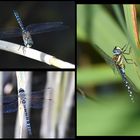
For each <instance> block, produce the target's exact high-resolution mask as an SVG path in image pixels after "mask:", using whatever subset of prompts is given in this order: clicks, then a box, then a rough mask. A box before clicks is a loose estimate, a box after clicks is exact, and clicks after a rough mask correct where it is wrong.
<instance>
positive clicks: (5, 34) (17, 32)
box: [0, 28, 22, 39]
mask: <svg viewBox="0 0 140 140" xmlns="http://www.w3.org/2000/svg"><path fill="white" fill-rule="evenodd" d="M18 36H22V32H21V29H20V28H7V29H0V39H3V38H10V37H18Z"/></svg>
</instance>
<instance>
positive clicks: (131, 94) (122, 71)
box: [119, 67, 134, 103]
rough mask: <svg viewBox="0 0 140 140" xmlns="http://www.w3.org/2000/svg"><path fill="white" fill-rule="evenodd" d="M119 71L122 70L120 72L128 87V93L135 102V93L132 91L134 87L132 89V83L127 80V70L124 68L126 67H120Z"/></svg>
mask: <svg viewBox="0 0 140 140" xmlns="http://www.w3.org/2000/svg"><path fill="white" fill-rule="evenodd" d="M119 71H120V74H121V76H122V79H123V82H124V84H125V87H126V88H127V91H128V95H129V96H130V99H131V101H132V103H134V95H133V92H132V91H133V89H132V87H131V85H130V84H129V82H128V80H127V77H126V74H125V70H124V68H121V67H119Z"/></svg>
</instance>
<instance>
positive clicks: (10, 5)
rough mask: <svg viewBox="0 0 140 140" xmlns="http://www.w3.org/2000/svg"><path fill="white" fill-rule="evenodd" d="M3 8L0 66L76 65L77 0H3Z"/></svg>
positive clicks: (20, 67) (0, 25)
mask: <svg viewBox="0 0 140 140" xmlns="http://www.w3.org/2000/svg"><path fill="white" fill-rule="evenodd" d="M0 9H1V12H0V16H1V23H0V52H1V56H0V69H4V68H7V69H9V68H11V69H16V68H18V69H24V68H25V69H27V68H29V69H31V68H35V69H42V68H47V69H52V68H54V69H55V68H75V22H76V21H75V2H74V1H55V2H51V1H41V2H40V1H20V2H18V1H13V2H10V1H9V2H7V1H6V2H4V1H3V2H0ZM3 13H4V14H3ZM5 58H6V59H5Z"/></svg>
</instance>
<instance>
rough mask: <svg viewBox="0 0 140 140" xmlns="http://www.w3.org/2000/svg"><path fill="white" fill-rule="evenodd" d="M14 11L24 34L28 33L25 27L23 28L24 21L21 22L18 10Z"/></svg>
mask: <svg viewBox="0 0 140 140" xmlns="http://www.w3.org/2000/svg"><path fill="white" fill-rule="evenodd" d="M13 11H14V15H15V17H16V20H17V22H18V24H19V26H20V27H21V29H22V32H26V30H25V28H24V26H23V23H22V21H21V18H20V17H19V14H18V12H17V11H16V10H13Z"/></svg>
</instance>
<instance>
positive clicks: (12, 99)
mask: <svg viewBox="0 0 140 140" xmlns="http://www.w3.org/2000/svg"><path fill="white" fill-rule="evenodd" d="M17 109H18V98H17V96H16V95H15V96H4V97H3V112H4V113H11V112H15V111H17Z"/></svg>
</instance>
